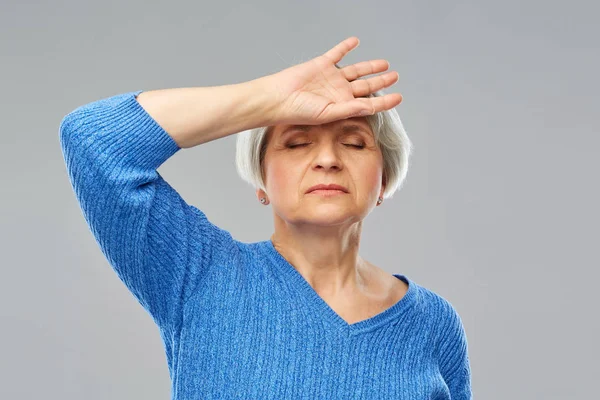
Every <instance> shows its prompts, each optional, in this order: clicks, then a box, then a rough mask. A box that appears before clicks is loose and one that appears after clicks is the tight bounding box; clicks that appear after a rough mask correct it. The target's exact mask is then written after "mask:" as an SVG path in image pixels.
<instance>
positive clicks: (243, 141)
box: [235, 67, 413, 199]
mask: <svg viewBox="0 0 600 400" xmlns="http://www.w3.org/2000/svg"><path fill="white" fill-rule="evenodd" d="M338 68H339V67H338ZM384 94H385V93H383V91H381V90H380V91H377V92H374V93H372V94H370V95H368V96H365V97H380V96H383V95H384ZM366 120H367V122H368V123H369V126H370V127H371V130H372V131H373V133H374V137H375V142H376V143H377V145H378V146H379V148H380V149H381V153H382V156H383V177H384V179H385V184H386V187H385V191H384V193H383V198H384V199H387V198H391V197H392V196H393V194H394V193H395V192H396V191H399V190H400V189H401V187H402V184H403V183H404V180H405V179H406V174H407V172H408V164H409V158H410V155H411V154H412V151H413V144H412V143H411V141H410V139H409V138H408V135H407V134H406V131H405V130H404V126H403V125H402V121H401V120H400V116H399V115H398V112H397V111H396V110H395V108H392V109H390V110H385V111H380V112H378V113H375V114H374V115H367V116H366ZM268 133H269V127H260V128H254V129H250V130H246V131H242V132H240V133H238V134H237V142H236V156H235V163H236V168H237V172H238V174H239V175H240V177H241V178H242V179H243V180H244V181H246V182H247V183H249V184H250V185H252V186H253V187H254V188H255V189H262V190H264V191H265V192H266V188H265V184H264V180H263V169H262V167H263V160H264V156H265V152H266V148H267V140H266V139H267V137H268Z"/></svg>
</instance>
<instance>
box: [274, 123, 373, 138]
mask: <svg viewBox="0 0 600 400" xmlns="http://www.w3.org/2000/svg"><path fill="white" fill-rule="evenodd" d="M314 126H315V125H291V126H288V127H287V128H285V129H284V130H283V131H282V132H281V136H282V137H283V135H285V134H286V133H289V132H291V131H303V132H309V131H310V130H311V129H312V128H313V127H314ZM336 130H339V131H342V132H343V133H351V132H356V131H360V130H366V127H365V126H364V125H363V124H360V123H356V122H346V123H342V124H341V126H340V127H338V128H336Z"/></svg>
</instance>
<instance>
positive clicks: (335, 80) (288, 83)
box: [265, 36, 402, 125]
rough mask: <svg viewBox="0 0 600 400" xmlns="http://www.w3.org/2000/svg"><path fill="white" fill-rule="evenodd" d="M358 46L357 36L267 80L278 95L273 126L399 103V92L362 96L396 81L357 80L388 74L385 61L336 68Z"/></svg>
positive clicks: (326, 119) (330, 118) (394, 74)
mask: <svg viewBox="0 0 600 400" xmlns="http://www.w3.org/2000/svg"><path fill="white" fill-rule="evenodd" d="M358 44H359V40H358V38H357V37H355V36H352V37H349V38H347V39H345V40H344V41H342V42H340V43H339V44H337V45H336V46H335V47H333V48H332V49H330V50H329V51H327V52H326V53H324V54H323V55H320V56H318V57H316V58H313V59H312V60H309V61H307V62H304V63H302V64H298V65H295V66H293V67H290V68H287V69H284V70H282V71H280V72H277V73H275V74H273V75H269V76H267V77H265V78H267V79H266V83H267V85H269V87H268V88H267V91H268V92H269V93H273V95H274V96H275V97H276V98H275V99H274V102H275V103H276V106H275V108H274V110H273V115H272V118H271V119H272V120H273V121H272V124H273V125H275V124H283V123H285V124H298V125H320V124H324V123H328V122H332V121H336V120H340V119H345V118H350V117H354V116H358V115H372V114H375V113H377V112H380V111H384V110H389V109H391V108H393V107H395V106H397V105H398V104H400V102H401V101H402V95H400V94H399V93H391V94H386V95H384V96H379V97H369V98H367V97H363V96H368V95H369V94H371V93H374V92H376V91H378V90H380V89H383V88H386V87H389V86H391V85H393V84H394V83H396V82H397V81H398V73H397V72H395V71H390V72H387V73H385V74H381V75H378V76H374V77H371V78H368V79H358V78H361V77H363V76H367V75H370V74H375V73H379V72H383V71H386V70H387V69H388V68H389V63H388V62H387V61H386V60H371V61H363V62H359V63H356V64H353V65H348V66H346V67H341V68H340V67H338V66H337V63H338V62H340V61H341V60H342V58H343V57H344V56H345V55H346V54H348V53H349V52H350V51H352V50H353V49H355V48H356V47H357V46H358ZM361 112H364V114H361Z"/></svg>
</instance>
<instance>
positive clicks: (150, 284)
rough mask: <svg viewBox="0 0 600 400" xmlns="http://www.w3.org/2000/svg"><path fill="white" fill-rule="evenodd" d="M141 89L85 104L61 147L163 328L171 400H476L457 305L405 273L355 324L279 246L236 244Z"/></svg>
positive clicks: (101, 230)
mask: <svg viewBox="0 0 600 400" xmlns="http://www.w3.org/2000/svg"><path fill="white" fill-rule="evenodd" d="M141 92H142V90H138V91H135V92H129V93H124V94H119V95H115V96H112V97H108V98H104V99H101V100H98V101H94V102H92V103H89V104H86V105H83V106H81V107H78V108H76V109H75V110H73V111H71V112H70V113H69V114H67V115H66V116H65V117H64V119H63V120H62V122H61V124H60V128H59V131H60V132H59V138H60V144H61V147H62V152H63V156H64V160H65V164H66V167H67V172H68V175H69V179H70V182H71V184H72V187H73V190H74V193H75V195H76V198H77V201H78V202H79V205H80V207H81V210H82V212H83V216H84V218H85V220H86V222H87V224H88V226H89V228H90V230H91V232H92V234H93V236H94V237H95V239H96V241H97V243H98V245H99V247H100V249H101V251H102V253H103V254H104V256H105V257H106V259H107V261H108V262H109V263H110V265H111V267H112V268H113V270H114V271H115V272H116V274H117V275H118V277H119V278H120V280H121V281H122V282H123V283H124V284H125V285H126V286H127V288H128V290H129V291H130V292H131V293H132V294H133V296H134V297H135V298H136V299H137V300H138V301H139V303H140V304H141V305H142V307H143V308H144V309H145V310H146V311H147V312H148V313H149V314H150V316H151V317H152V319H153V320H154V322H155V323H156V325H157V327H158V329H159V331H160V334H161V338H162V340H163V343H164V349H165V353H166V358H167V363H168V367H169V373H170V377H171V382H172V386H171V399H180V400H192V399H194V400H196V399H369V400H374V399H386V400H389V399H407V400H409V399H410V400H412V399H414V400H425V399H437V400H442V399H452V400H463V399H471V398H472V394H471V372H470V365H469V356H468V351H467V338H466V335H465V331H464V328H463V324H462V321H461V318H460V317H459V315H458V313H457V312H456V310H455V309H454V308H453V306H452V305H451V304H450V303H449V302H448V301H447V300H446V299H444V298H443V297H441V296H440V295H438V294H436V293H434V292H433V291H431V290H428V289H426V288H425V287H423V286H420V285H419V284H417V283H416V282H414V281H412V280H410V279H409V278H408V277H406V276H405V275H400V274H394V276H395V277H396V278H398V279H401V280H403V281H404V282H406V283H407V284H408V292H407V293H406V294H405V295H404V297H403V298H402V299H401V300H399V301H398V302H397V303H396V304H394V305H393V306H391V307H390V308H388V309H386V310H384V311H383V312H381V313H379V314H377V315H375V316H373V317H371V318H369V319H366V320H363V321H359V322H356V323H352V324H348V323H347V322H346V321H345V320H344V319H342V318H341V317H340V316H339V315H338V314H337V313H336V312H335V311H334V310H333V309H332V308H330V307H329V306H328V304H327V303H326V302H325V301H324V300H323V299H322V298H321V297H320V296H319V295H318V294H317V292H316V291H315V290H313V288H312V287H311V286H310V284H309V283H308V282H307V281H306V280H305V279H304V278H303V276H302V275H300V273H299V272H298V271H297V270H296V269H295V268H294V266H293V265H292V264H290V263H289V262H288V261H287V260H286V259H285V258H284V257H283V256H282V255H281V254H280V253H279V252H278V251H277V250H276V249H275V248H274V247H273V244H272V242H271V241H270V239H269V240H265V241H261V242H255V243H244V242H241V241H238V240H236V239H234V238H233V237H232V236H231V234H230V233H229V232H227V231H226V230H223V229H221V228H219V227H218V226H215V225H214V224H213V223H212V222H211V221H209V220H208V219H207V216H206V215H205V214H204V212H202V211H201V210H199V209H198V208H196V207H194V206H193V205H190V204H187V203H186V201H185V200H184V199H183V198H182V197H181V196H180V195H179V194H178V192H177V191H176V190H175V189H173V188H172V187H171V186H170V185H169V184H168V183H167V182H166V181H165V180H164V179H163V177H162V176H161V175H160V174H159V173H158V171H157V168H158V167H159V166H160V165H161V164H163V163H164V162H165V161H166V160H167V159H168V158H169V157H171V156H173V155H174V154H175V153H177V152H178V151H179V150H180V148H179V146H178V145H177V143H176V142H175V141H174V140H173V138H172V137H171V136H170V135H169V134H168V133H167V132H166V131H165V130H164V129H163V128H162V127H161V126H160V125H159V124H158V123H157V122H156V121H155V120H154V119H153V118H152V117H151V116H150V115H149V114H148V113H147V112H146V111H145V110H144V109H143V108H142V107H141V105H140V104H139V103H138V101H137V95H138V94H140V93H141Z"/></svg>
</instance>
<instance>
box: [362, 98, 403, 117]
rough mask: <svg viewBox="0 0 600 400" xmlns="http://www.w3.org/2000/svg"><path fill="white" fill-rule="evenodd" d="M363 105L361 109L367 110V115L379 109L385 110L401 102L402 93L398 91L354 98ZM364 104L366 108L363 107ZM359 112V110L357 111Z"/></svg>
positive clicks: (379, 110)
mask: <svg viewBox="0 0 600 400" xmlns="http://www.w3.org/2000/svg"><path fill="white" fill-rule="evenodd" d="M356 101H360V102H361V103H362V105H363V110H369V111H371V112H369V113H368V114H367V115H373V114H376V113H378V112H381V111H387V110H390V109H392V108H394V107H396V106H397V105H398V104H400V103H401V102H402V95H401V94H400V93H390V94H386V95H383V96H378V97H369V98H366V99H365V98H360V99H356ZM365 105H366V108H365ZM359 112H360V111H359Z"/></svg>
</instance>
